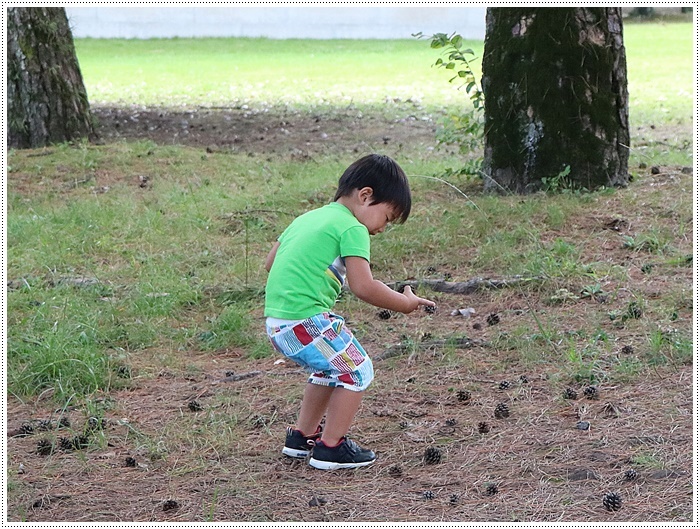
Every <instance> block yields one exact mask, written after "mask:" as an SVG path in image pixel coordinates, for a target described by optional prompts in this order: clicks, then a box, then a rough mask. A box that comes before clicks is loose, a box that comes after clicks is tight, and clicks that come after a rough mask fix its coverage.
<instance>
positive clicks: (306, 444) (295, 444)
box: [282, 426, 321, 459]
mask: <svg viewBox="0 0 700 529" xmlns="http://www.w3.org/2000/svg"><path fill="white" fill-rule="evenodd" d="M320 437H321V428H319V429H318V430H316V433H315V434H313V435H309V436H308V437H307V436H305V435H304V434H303V433H301V432H300V431H299V430H294V429H293V428H292V427H291V426H288V427H287V438H286V439H285V441H284V448H283V449H282V453H283V454H284V455H286V456H289V457H298V458H301V459H303V458H305V457H306V456H308V455H309V454H310V453H311V449H312V448H313V447H314V443H315V442H316V440H317V439H319V438H320Z"/></svg>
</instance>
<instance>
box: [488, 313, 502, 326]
mask: <svg viewBox="0 0 700 529" xmlns="http://www.w3.org/2000/svg"><path fill="white" fill-rule="evenodd" d="M500 321H501V318H500V317H499V316H498V314H496V313H495V312H494V313H493V314H489V315H488V316H487V318H486V323H488V324H489V325H490V326H493V325H496V324H497V323H498V322H500Z"/></svg>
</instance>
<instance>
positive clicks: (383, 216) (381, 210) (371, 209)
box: [355, 199, 397, 235]
mask: <svg viewBox="0 0 700 529" xmlns="http://www.w3.org/2000/svg"><path fill="white" fill-rule="evenodd" d="M355 217H356V218H357V220H359V221H360V223H361V224H364V226H365V227H366V228H367V230H368V231H369V234H370V235H376V234H377V233H381V232H383V231H384V229H385V228H386V226H387V224H389V223H390V222H393V221H394V220H395V219H396V217H397V215H396V211H394V206H392V205H391V204H389V203H388V202H381V203H379V204H371V199H370V200H367V201H364V202H363V203H362V205H361V206H360V207H359V208H358V209H357V210H356V211H355Z"/></svg>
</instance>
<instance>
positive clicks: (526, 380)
mask: <svg viewBox="0 0 700 529" xmlns="http://www.w3.org/2000/svg"><path fill="white" fill-rule="evenodd" d="M520 383H521V384H529V383H530V379H529V378H527V375H520Z"/></svg>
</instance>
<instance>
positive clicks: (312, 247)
mask: <svg viewBox="0 0 700 529" xmlns="http://www.w3.org/2000/svg"><path fill="white" fill-rule="evenodd" d="M278 240H279V242H280V246H279V248H278V249H277V254H276V256H275V260H274V262H273V264H272V268H271V270H270V275H269V276H268V278H267V286H266V288H265V316H268V317H272V318H281V319H286V320H301V319H305V318H309V317H311V316H313V315H315V314H320V313H321V312H328V311H330V310H331V309H332V308H333V305H335V302H336V300H337V299H338V294H340V289H341V288H342V286H343V284H344V283H345V261H344V258H345V257H363V258H364V259H367V261H369V253H370V243H369V232H368V231H367V228H366V227H365V226H364V225H363V224H362V223H360V221H358V220H357V219H356V218H355V216H354V215H353V214H352V212H351V211H350V210H349V209H348V208H346V207H345V206H343V205H342V204H339V203H338V202H332V203H330V204H328V205H327V206H323V207H322V208H318V209H315V210H312V211H309V212H308V213H304V214H303V215H301V216H299V217H297V218H296V219H294V221H293V222H292V223H291V224H290V225H289V226H288V227H287V229H286V230H284V232H283V233H282V235H280V236H279V239H278Z"/></svg>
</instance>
